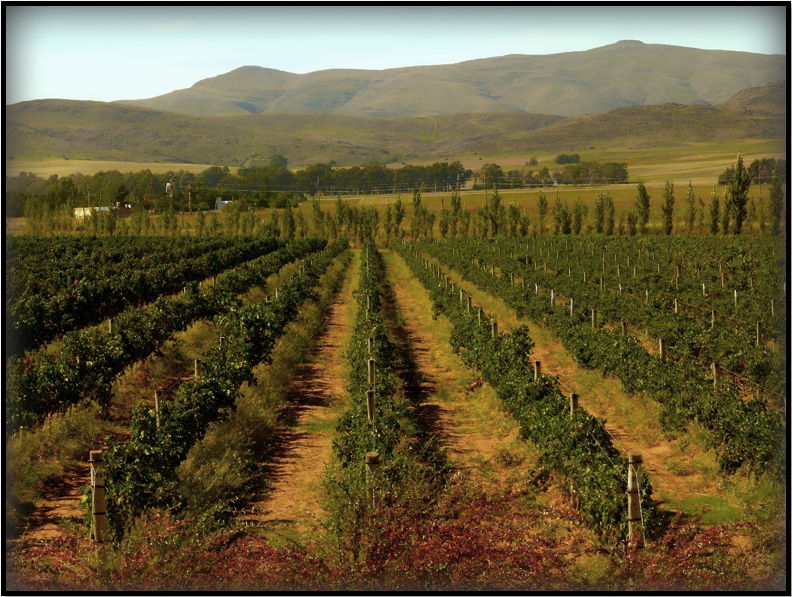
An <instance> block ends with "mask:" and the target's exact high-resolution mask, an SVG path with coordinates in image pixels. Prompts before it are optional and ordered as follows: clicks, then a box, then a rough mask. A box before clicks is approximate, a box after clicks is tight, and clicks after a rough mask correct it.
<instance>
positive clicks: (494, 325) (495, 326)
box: [492, 319, 498, 340]
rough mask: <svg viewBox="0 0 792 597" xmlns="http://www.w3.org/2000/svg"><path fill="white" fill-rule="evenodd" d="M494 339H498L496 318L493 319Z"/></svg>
mask: <svg viewBox="0 0 792 597" xmlns="http://www.w3.org/2000/svg"><path fill="white" fill-rule="evenodd" d="M492 339H493V340H497V339H498V322H497V321H495V320H494V319H493V320H492Z"/></svg>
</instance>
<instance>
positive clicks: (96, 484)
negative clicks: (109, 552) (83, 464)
mask: <svg viewBox="0 0 792 597" xmlns="http://www.w3.org/2000/svg"><path fill="white" fill-rule="evenodd" d="M88 462H89V463H90V465H91V490H92V494H93V495H92V498H93V500H92V503H93V506H92V508H91V509H92V512H91V537H92V538H93V540H94V541H97V542H102V541H105V540H106V539H107V512H106V511H105V486H104V466H103V462H104V461H103V460H102V451H101V450H91V452H90V455H89V457H88Z"/></svg>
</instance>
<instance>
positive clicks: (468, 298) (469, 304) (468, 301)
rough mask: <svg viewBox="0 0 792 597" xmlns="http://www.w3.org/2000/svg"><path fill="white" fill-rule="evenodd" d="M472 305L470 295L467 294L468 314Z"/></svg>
mask: <svg viewBox="0 0 792 597" xmlns="http://www.w3.org/2000/svg"><path fill="white" fill-rule="evenodd" d="M472 306H473V305H472V303H471V300H470V297H469V296H468V297H467V312H468V315H470V309H471V307H472Z"/></svg>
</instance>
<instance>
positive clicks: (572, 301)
mask: <svg viewBox="0 0 792 597" xmlns="http://www.w3.org/2000/svg"><path fill="white" fill-rule="evenodd" d="M574 310H575V299H573V298H570V299H569V314H570V315H572V313H573V312H574Z"/></svg>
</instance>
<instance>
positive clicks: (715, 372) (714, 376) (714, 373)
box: [710, 363, 718, 387]
mask: <svg viewBox="0 0 792 597" xmlns="http://www.w3.org/2000/svg"><path fill="white" fill-rule="evenodd" d="M710 368H711V370H712V386H713V387H718V365H717V364H716V363H712V365H711V367H710Z"/></svg>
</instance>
